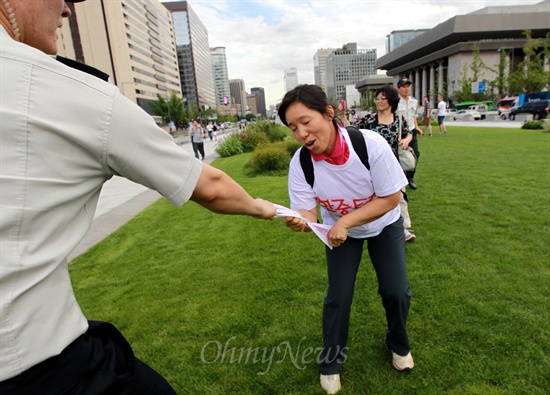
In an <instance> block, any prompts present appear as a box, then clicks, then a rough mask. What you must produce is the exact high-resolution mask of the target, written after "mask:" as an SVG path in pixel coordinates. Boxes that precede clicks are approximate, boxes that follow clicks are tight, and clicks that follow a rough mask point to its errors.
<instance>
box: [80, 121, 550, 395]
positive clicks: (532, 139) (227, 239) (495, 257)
mask: <svg viewBox="0 0 550 395" xmlns="http://www.w3.org/2000/svg"><path fill="white" fill-rule="evenodd" d="M448 130H449V133H447V134H446V135H439V134H437V128H435V130H434V132H435V134H434V136H433V137H423V138H421V140H420V150H421V158H420V163H419V167H418V170H417V175H416V177H415V181H416V183H417V184H418V186H419V188H418V190H416V191H410V192H409V196H410V213H411V217H412V222H413V229H414V231H415V233H416V235H417V240H416V241H415V242H413V243H409V244H407V261H408V272H409V279H410V282H411V287H412V290H413V299H412V305H411V311H410V315H409V324H408V328H409V335H410V339H411V344H412V353H413V356H414V357H415V362H416V367H415V369H414V370H412V371H411V372H409V373H400V372H397V371H395V370H394V369H393V368H392V365H391V358H390V355H389V353H388V352H387V351H386V350H385V349H384V346H383V343H382V341H383V339H384V333H385V318H384V311H383V309H382V306H381V302H380V298H379V296H378V294H377V286H376V279H375V276H374V272H373V269H372V266H371V264H370V261H369V258H368V255H366V254H365V256H364V259H363V262H362V266H361V268H360V270H359V275H358V279H357V284H356V290H355V299H354V304H353V311H352V319H351V326H350V334H349V343H348V346H349V349H348V350H347V352H346V355H347V361H346V363H345V366H344V369H343V370H342V372H341V373H342V384H343V386H344V388H343V390H342V392H341V393H342V394H344V395H345V394H354V395H355V394H392V395H393V394H456V395H463V394H479V395H481V394H483V395H487V394H488V395H491V394H510V395H515V394H530V395H534V394H547V393H548V388H549V387H550V358H549V355H550V347H549V344H550V340H549V339H550V325H549V324H550V319H549V312H548V310H549V307H550V306H549V303H548V302H549V294H550V275H549V261H550V259H549V252H550V251H549V245H550V229H549V220H550V214H549V212H550V204H549V203H550V134H549V133H544V132H542V131H540V130H534V131H533V130H520V129H489V128H476V127H462V128H459V127H449V128H448ZM248 158H250V154H245V155H239V156H236V157H231V158H226V159H218V160H217V161H215V162H214V165H215V166H216V167H219V168H221V169H223V170H224V171H226V172H227V173H229V174H230V175H231V176H232V177H234V178H235V179H237V180H238V182H240V183H241V184H242V185H243V186H244V187H245V188H246V189H247V190H248V191H249V192H250V193H251V194H252V195H253V196H256V197H263V198H265V199H268V200H271V201H273V202H275V203H280V204H284V205H288V203H289V201H288V195H287V187H286V178H285V177H257V178H247V177H245V176H244V175H243V172H242V169H243V166H244V164H245V163H246V161H247V160H248ZM70 271H71V276H72V279H73V284H74V288H75V293H76V296H77V299H78V300H79V302H80V304H81V306H82V309H83V311H84V313H85V314H86V316H87V317H88V318H89V319H95V320H105V321H110V322H113V323H114V324H115V325H116V326H117V327H118V328H119V329H120V330H121V332H122V333H123V334H124V335H125V336H126V337H127V338H128V340H129V341H130V343H131V344H132V345H133V347H134V350H135V353H136V355H137V356H138V357H139V358H141V359H142V360H143V361H145V362H146V363H148V364H149V365H151V366H152V367H154V368H155V369H156V370H158V371H159V372H160V373H161V374H162V375H164V376H165V377H166V378H167V379H168V380H169V381H170V383H171V384H172V385H173V386H174V388H175V389H176V391H177V392H178V393H179V394H323V393H324V392H323V391H322V390H321V388H320V386H319V378H318V371H317V366H316V363H315V358H316V356H317V355H318V353H319V347H320V345H321V344H322V339H321V311H322V304H323V299H324V296H325V292H326V283H327V278H326V268H325V259H324V246H323V244H322V242H320V241H319V240H318V239H317V238H316V237H315V235H314V234H313V233H307V234H304V233H300V234H297V233H293V232H291V231H290V230H288V229H286V228H285V227H284V225H283V224H282V221H281V220H280V219H278V220H274V221H261V220H256V219H252V218H249V217H243V216H222V215H217V214H212V213H210V212H208V211H206V210H204V209H203V208H201V207H200V206H198V205H197V204H195V203H192V202H190V203H188V204H186V205H185V206H183V207H182V208H179V209H175V208H173V207H172V206H171V205H170V204H169V203H167V202H166V201H164V200H160V201H158V202H157V203H155V204H153V205H152V206H150V207H149V208H147V209H146V210H145V211H143V212H142V213H141V214H140V215H138V216H137V217H136V218H134V219H133V220H132V221H130V222H129V223H127V224H126V225H124V226H123V227H122V228H120V229H119V230H118V231H117V232H116V233H114V234H113V235H111V236H110V237H109V238H107V239H106V240H104V241H103V242H101V243H100V244H98V245H97V246H95V247H94V248H92V249H91V250H90V251H88V252H87V253H86V254H84V255H82V256H80V257H79V258H77V259H76V260H74V261H73V262H72V263H71V266H70Z"/></svg>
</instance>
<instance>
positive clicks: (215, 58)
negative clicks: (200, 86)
mask: <svg viewBox="0 0 550 395" xmlns="http://www.w3.org/2000/svg"><path fill="white" fill-rule="evenodd" d="M210 53H211V55H212V73H213V76H214V88H215V91H216V106H227V105H229V104H230V99H231V93H230V91H229V78H228V73H227V58H226V57H225V47H216V48H210Z"/></svg>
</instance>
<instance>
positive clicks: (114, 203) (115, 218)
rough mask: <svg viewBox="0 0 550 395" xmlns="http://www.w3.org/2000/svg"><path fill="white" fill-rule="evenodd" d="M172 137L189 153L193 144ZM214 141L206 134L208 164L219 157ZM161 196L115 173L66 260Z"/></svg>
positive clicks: (82, 251)
mask: <svg viewBox="0 0 550 395" xmlns="http://www.w3.org/2000/svg"><path fill="white" fill-rule="evenodd" d="M234 130H236V129H230V130H226V131H225V133H223V134H221V133H220V132H218V139H219V140H223V138H224V137H227V136H228V135H229V134H230V133H231V132H232V131H234ZM174 140H175V141H176V144H178V145H180V146H182V147H183V148H185V149H186V150H188V151H189V152H193V147H192V145H191V144H190V143H189V139H188V138H187V137H183V136H178V137H176V138H175V139H174ZM216 143H217V142H216V141H210V139H208V137H207V140H206V142H205V144H204V150H205V153H206V158H205V162H206V163H211V162H212V161H213V160H214V159H216V158H218V157H219V155H218V154H217V153H216V152H215V151H214V149H215V148H216ZM160 197H161V196H160V194H159V193H158V192H156V191H153V190H151V189H149V188H146V187H144V186H143V185H140V184H136V183H135V182H132V181H129V180H127V179H126V178H123V177H118V176H115V177H113V178H112V179H110V180H109V181H107V182H106V183H105V185H104V186H103V189H102V190H101V195H100V196H99V202H98V205H97V210H96V213H95V215H94V220H93V222H92V227H91V228H90V230H89V231H88V233H87V234H86V236H85V237H84V239H82V241H81V242H80V243H79V244H78V246H76V248H75V249H74V250H73V252H71V254H70V255H69V257H68V260H69V261H71V260H73V259H74V258H76V257H77V256H79V255H80V254H83V253H84V252H86V251H87V250H88V249H89V248H91V247H92V246H94V245H95V244H97V243H99V242H100V241H101V240H103V239H104V238H106V237H107V236H109V235H110V234H111V233H113V232H114V231H116V230H117V229H118V228H120V227H121V226H122V225H124V224H125V223H126V222H128V221H129V220H131V219H132V218H133V217H134V216H136V215H137V214H138V213H140V212H141V211H142V210H144V209H145V208H147V207H148V206H149V205H151V204H152V203H154V202H156V201H157V200H158V199H159V198H160Z"/></svg>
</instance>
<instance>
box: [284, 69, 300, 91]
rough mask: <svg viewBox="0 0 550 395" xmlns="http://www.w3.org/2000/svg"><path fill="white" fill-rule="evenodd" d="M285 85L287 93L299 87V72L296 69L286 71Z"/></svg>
mask: <svg viewBox="0 0 550 395" xmlns="http://www.w3.org/2000/svg"><path fill="white" fill-rule="evenodd" d="M284 84H285V92H288V91H291V90H292V89H294V88H296V87H297V86H298V70H296V67H291V68H290V69H286V70H285V76H284Z"/></svg>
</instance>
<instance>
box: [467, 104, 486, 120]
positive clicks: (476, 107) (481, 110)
mask: <svg viewBox="0 0 550 395" xmlns="http://www.w3.org/2000/svg"><path fill="white" fill-rule="evenodd" d="M468 110H474V111H477V112H478V113H480V114H481V119H485V117H486V116H487V105H486V104H476V105H473V106H470V107H468Z"/></svg>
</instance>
